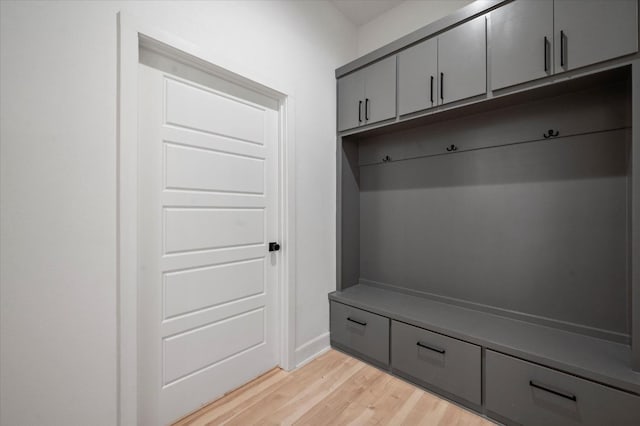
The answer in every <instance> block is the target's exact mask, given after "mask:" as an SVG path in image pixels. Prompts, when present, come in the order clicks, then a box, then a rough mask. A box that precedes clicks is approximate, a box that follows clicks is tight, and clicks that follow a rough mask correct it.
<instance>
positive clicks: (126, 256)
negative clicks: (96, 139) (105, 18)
mask: <svg viewBox="0 0 640 426" xmlns="http://www.w3.org/2000/svg"><path fill="white" fill-rule="evenodd" d="M140 43H145V44H147V43H148V44H152V45H154V46H156V47H158V46H163V50H166V51H167V53H168V54H170V55H171V56H172V57H174V58H175V57H178V58H179V59H180V60H181V61H182V62H186V63H188V64H189V65H191V66H195V67H197V68H199V69H202V70H205V71H206V72H208V73H211V74H214V75H216V76H218V77H221V78H224V79H225V80H227V81H231V82H233V83H234V84H237V85H239V86H242V87H245V88H248V89H251V90H253V91H256V92H258V93H261V94H263V95H265V96H268V97H270V98H273V99H276V100H277V101H278V104H279V121H280V132H279V137H278V139H279V157H280V158H279V160H280V161H279V162H280V170H279V175H278V189H279V204H280V205H279V207H280V220H279V222H280V223H279V225H280V235H279V240H280V241H281V242H282V243H283V244H282V251H281V253H280V265H279V266H280V274H279V275H280V283H279V285H278V292H279V297H278V302H279V305H280V306H279V325H278V326H279V335H280V360H279V364H280V367H281V368H283V369H285V370H291V369H292V368H294V367H295V365H294V360H295V358H294V356H295V175H294V173H295V150H294V147H295V143H294V135H295V133H294V126H293V119H294V94H293V91H292V90H290V89H291V88H288V87H285V88H282V87H280V88H279V90H276V89H273V88H270V87H269V86H267V85H265V84H261V83H259V82H256V81H253V80H250V79H248V78H245V77H243V76H241V75H239V74H236V73H234V72H232V71H230V70H227V69H224V68H221V67H220V66H217V65H215V64H214V63H215V58H213V57H211V55H210V54H208V53H207V51H206V50H205V49H203V48H201V47H199V46H196V45H194V44H192V43H189V42H187V41H185V40H182V39H180V38H178V37H176V36H174V35H171V34H167V33H165V32H164V31H161V30H158V29H155V28H153V27H152V26H149V25H147V24H144V23H142V22H141V20H140V19H136V18H133V17H131V16H129V15H127V14H123V13H122V12H120V13H118V88H117V90H118V100H117V107H118V111H117V158H116V164H117V199H116V202H117V212H116V215H117V216H116V219H117V231H116V232H117V238H118V240H117V256H116V259H117V280H118V281H117V307H118V313H117V319H118V342H117V344H118V424H119V425H120V426H128V425H136V424H137V419H138V410H137V408H138V401H137V400H138V397H137V394H138V392H137V391H138V359H137V358H138V349H137V348H138V332H137V331H138V297H137V296H138V222H137V218H138V215H137V213H138V60H139V52H140ZM283 89H284V90H283Z"/></svg>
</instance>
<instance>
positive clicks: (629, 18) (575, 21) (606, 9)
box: [554, 0, 638, 73]
mask: <svg viewBox="0 0 640 426" xmlns="http://www.w3.org/2000/svg"><path fill="white" fill-rule="evenodd" d="M554 28H555V35H554V43H555V49H554V50H555V60H554V64H555V72H557V73H558V72H562V71H566V70H571V69H576V68H580V67H583V66H585V65H589V64H594V63H597V62H602V61H605V60H607V59H611V58H615V57H618V56H622V55H628V54H631V53H634V52H637V50H638V2H637V0H589V1H584V0H555V1H554ZM561 31H562V32H563V33H564V38H563V39H562V40H561ZM561 43H564V46H563V48H562V49H561ZM561 53H564V59H563V60H561ZM562 62H564V66H563V64H562Z"/></svg>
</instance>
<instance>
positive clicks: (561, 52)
mask: <svg viewBox="0 0 640 426" xmlns="http://www.w3.org/2000/svg"><path fill="white" fill-rule="evenodd" d="M560 66H561V67H564V31H563V30H560Z"/></svg>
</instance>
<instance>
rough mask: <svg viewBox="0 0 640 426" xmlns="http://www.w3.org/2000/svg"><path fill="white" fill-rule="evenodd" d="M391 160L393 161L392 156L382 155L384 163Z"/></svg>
mask: <svg viewBox="0 0 640 426" xmlns="http://www.w3.org/2000/svg"><path fill="white" fill-rule="evenodd" d="M389 161H391V157H389V156H388V155H385V156H384V157H382V162H383V163H388V162H389Z"/></svg>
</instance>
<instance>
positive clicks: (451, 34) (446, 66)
mask: <svg viewBox="0 0 640 426" xmlns="http://www.w3.org/2000/svg"><path fill="white" fill-rule="evenodd" d="M438 71H439V76H438V77H439V85H438V86H439V93H438V100H439V103H440V104H446V103H449V102H454V101H458V100H461V99H466V98H470V97H472V96H477V95H482V94H484V93H486V91H487V40H486V20H485V17H484V16H480V17H478V18H475V19H472V20H471V21H469V22H466V23H464V24H462V25H460V26H458V27H455V28H453V29H451V30H449V31H446V32H445V33H443V34H442V35H441V36H439V37H438Z"/></svg>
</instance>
